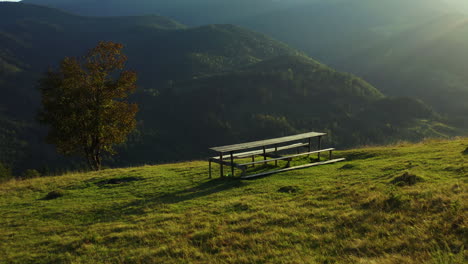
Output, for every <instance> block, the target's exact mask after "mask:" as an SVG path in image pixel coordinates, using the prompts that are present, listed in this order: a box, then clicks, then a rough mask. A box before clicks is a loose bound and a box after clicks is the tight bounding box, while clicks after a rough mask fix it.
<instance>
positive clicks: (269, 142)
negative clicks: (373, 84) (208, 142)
mask: <svg viewBox="0 0 468 264" xmlns="http://www.w3.org/2000/svg"><path fill="white" fill-rule="evenodd" d="M326 134H327V133H320V132H308V133H303V134H297V135H292V136H286V137H279V138H272V139H265V140H258V141H252V142H246V143H240V144H234V145H227V146H219V147H212V148H210V149H211V150H213V151H216V152H220V153H225V152H231V151H238V150H244V149H250V148H256V147H264V146H269V145H274V144H280V143H285V142H289V141H295V140H301V139H305V138H313V137H320V136H324V135H326Z"/></svg>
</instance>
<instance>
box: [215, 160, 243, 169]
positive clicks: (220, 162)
mask: <svg viewBox="0 0 468 264" xmlns="http://www.w3.org/2000/svg"><path fill="white" fill-rule="evenodd" d="M209 161H210V162H215V163H218V164H220V165H221V164H222V165H225V166H231V165H232V166H234V167H236V168H238V169H240V170H244V169H245V168H246V166H244V165H239V164H237V163H231V162H229V161H225V160H223V161H220V160H219V159H209Z"/></svg>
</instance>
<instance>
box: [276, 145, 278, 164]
mask: <svg viewBox="0 0 468 264" xmlns="http://www.w3.org/2000/svg"><path fill="white" fill-rule="evenodd" d="M275 156H276V157H277V156H278V145H275ZM275 166H278V161H277V160H275Z"/></svg>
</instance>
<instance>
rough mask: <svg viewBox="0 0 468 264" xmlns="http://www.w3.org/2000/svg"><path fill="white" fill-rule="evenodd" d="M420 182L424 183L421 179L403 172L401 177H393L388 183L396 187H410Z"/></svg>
mask: <svg viewBox="0 0 468 264" xmlns="http://www.w3.org/2000/svg"><path fill="white" fill-rule="evenodd" d="M422 181H424V179H423V178H421V177H419V176H416V175H413V174H409V173H408V172H405V173H403V175H401V176H398V177H395V178H394V179H393V180H392V181H391V182H390V183H392V184H394V185H396V186H412V185H415V184H416V183H418V182H422Z"/></svg>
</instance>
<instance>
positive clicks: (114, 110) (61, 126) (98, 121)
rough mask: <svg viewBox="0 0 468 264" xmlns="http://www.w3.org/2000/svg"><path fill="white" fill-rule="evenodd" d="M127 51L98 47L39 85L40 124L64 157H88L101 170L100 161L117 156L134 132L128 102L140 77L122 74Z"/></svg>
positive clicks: (49, 74) (65, 63)
mask: <svg viewBox="0 0 468 264" xmlns="http://www.w3.org/2000/svg"><path fill="white" fill-rule="evenodd" d="M122 48H123V46H122V45H121V44H118V43H113V42H100V43H99V44H98V45H97V46H96V47H95V48H93V49H91V50H90V51H89V52H88V54H87V55H86V56H84V57H81V58H73V57H67V58H65V59H64V60H63V61H62V62H61V64H60V67H59V69H58V70H57V71H54V70H49V71H48V72H46V73H45V75H44V77H43V78H42V79H41V80H40V82H39V88H40V91H41V93H42V109H41V110H40V114H39V119H40V121H41V122H42V123H44V124H47V125H49V126H50V130H49V134H48V136H47V140H48V142H49V143H52V144H55V145H56V147H57V150H58V151H59V152H60V153H62V154H67V155H69V154H78V155H81V156H84V157H85V158H86V159H87V161H88V164H89V166H90V167H91V168H92V169H95V170H99V169H101V164H102V156H103V154H105V153H109V154H114V153H115V150H114V148H113V146H114V145H116V144H119V143H123V142H125V140H126V138H127V135H128V134H129V133H130V132H131V131H132V130H133V129H134V128H135V125H136V120H135V115H136V113H137V111H138V107H137V105H136V104H132V103H129V102H127V101H126V99H127V98H128V95H129V94H130V93H132V92H134V91H135V89H136V85H135V83H136V79H137V77H136V73H135V72H132V71H124V70H123V69H124V66H125V62H126V61H127V57H126V56H125V55H124V54H122Z"/></svg>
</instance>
